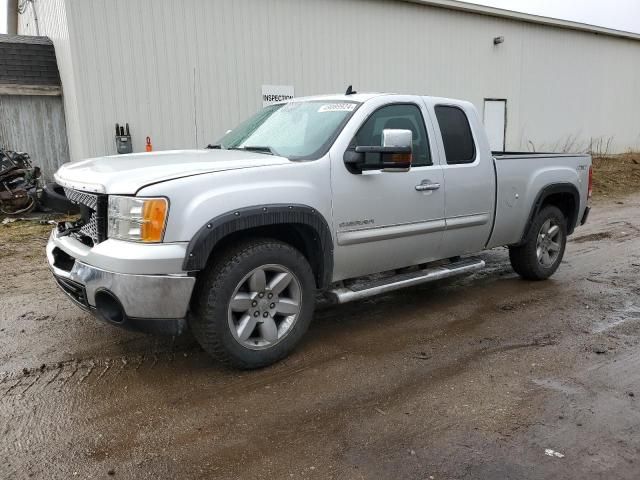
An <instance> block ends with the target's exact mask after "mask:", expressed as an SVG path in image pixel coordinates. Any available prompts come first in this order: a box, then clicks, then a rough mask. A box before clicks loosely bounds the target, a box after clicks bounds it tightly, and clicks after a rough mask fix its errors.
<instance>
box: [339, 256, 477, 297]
mask: <svg viewBox="0 0 640 480" xmlns="http://www.w3.org/2000/svg"><path fill="white" fill-rule="evenodd" d="M484 266H485V262H484V260H480V259H479V258H474V257H471V258H465V259H463V260H459V261H457V262H454V263H450V264H448V265H439V266H437V267H431V268H425V269H424V270H418V271H415V272H410V273H402V274H399V275H395V276H392V277H388V278H384V279H381V280H374V281H371V282H366V283H359V284H357V285H352V286H350V287H349V288H347V287H340V288H334V289H333V290H329V291H328V292H327V294H328V295H329V297H330V298H331V299H332V300H334V301H335V302H336V303H347V302H353V301H355V300H361V299H363V298H367V297H372V296H374V295H379V294H381V293H387V292H392V291H394V290H399V289H401V288H405V287H412V286H414V285H420V284H421V283H427V282H433V281H435V280H441V279H443V278H448V277H453V276H456V275H463V274H465V273H471V272H475V271H476V270H480V269H481V268H484Z"/></svg>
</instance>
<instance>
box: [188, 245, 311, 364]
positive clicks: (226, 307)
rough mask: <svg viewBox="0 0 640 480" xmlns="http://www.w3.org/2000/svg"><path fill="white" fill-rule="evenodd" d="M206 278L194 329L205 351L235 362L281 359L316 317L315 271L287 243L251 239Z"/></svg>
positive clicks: (193, 318) (196, 300) (198, 295)
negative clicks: (314, 311)
mask: <svg viewBox="0 0 640 480" xmlns="http://www.w3.org/2000/svg"><path fill="white" fill-rule="evenodd" d="M214 255H215V253H214ZM201 282H202V283H201V285H200V287H199V290H198V292H196V295H195V298H194V305H193V312H192V315H191V319H190V323H191V328H192V330H193V333H194V336H195V337H196V339H197V340H198V342H199V343H200V345H201V346H202V347H203V348H204V350H205V351H207V352H208V353H210V354H211V355H213V356H214V357H215V358H217V359H219V360H221V361H222V362H223V363H225V364H228V365H230V366H233V367H236V368H244V369H251V368H260V367H264V366H266V365H270V364H272V363H274V362H276V361H278V360H280V359H282V358H283V357H285V356H286V355H288V354H289V353H290V352H291V351H292V350H293V349H294V348H295V346H296V344H297V343H298V342H299V341H300V339H301V338H302V336H303V335H304V333H305V332H306V330H307V328H308V327H309V323H310V322H311V317H312V316H313V310H314V302H315V283H314V278H313V272H312V271H311V267H310V266H309V263H308V262H307V260H306V259H305V258H304V256H303V255H302V254H301V253H300V252H299V251H297V250H296V249H295V248H293V247H291V246H290V245H288V244H286V243H283V242H279V241H277V240H269V239H265V240H251V241H248V242H246V243H243V244H240V245H238V246H237V247H235V248H231V249H229V250H227V251H226V252H224V253H222V254H221V256H220V258H218V259H217V260H216V261H214V262H213V264H212V265H211V266H210V268H209V269H208V270H207V271H206V272H204V277H203V278H202V279H201Z"/></svg>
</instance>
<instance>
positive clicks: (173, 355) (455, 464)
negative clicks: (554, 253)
mask: <svg viewBox="0 0 640 480" xmlns="http://www.w3.org/2000/svg"><path fill="white" fill-rule="evenodd" d="M49 228H50V227H49V226H47V225H44V226H43V225H38V224H36V223H26V222H16V223H14V224H10V225H5V226H0V245H1V257H0V272H1V278H0V434H1V436H0V478H2V479H13V478H16V479H22V478H30V477H31V478H47V479H49V478H56V479H57V478H64V479H66V478H97V479H99V478H154V479H155V478H181V479H183V478H185V479H186V478H202V479H205V478H206V479H211V478H220V479H236V478H237V479H249V478H269V479H289V478H293V479H295V478H317V479H331V478H334V479H382V478H383V479H386V478H394V479H396V478H403V479H404V478H406V479H551V478H553V479H564V478H570V479H582V478H607V479H611V478H616V479H637V478H639V477H640V433H639V432H640V403H639V402H640V346H639V343H640V276H639V275H638V272H639V270H640V235H639V234H640V195H639V194H633V195H630V196H626V197H615V198H612V197H611V196H609V197H607V198H600V199H599V200H597V201H596V203H595V210H594V212H593V214H592V217H591V218H590V222H589V223H588V224H587V225H586V226H585V227H583V228H580V229H578V230H577V231H576V233H575V235H574V236H573V237H571V241H570V243H569V245H568V248H567V252H566V255H565V260H564V262H563V264H562V265H561V267H560V270H559V271H558V273H557V274H556V275H555V276H554V277H553V278H552V279H551V280H548V281H546V282H538V283H531V282H526V281H523V280H520V279H519V278H518V277H517V276H516V275H515V274H514V273H513V272H512V270H511V269H510V267H509V263H508V258H507V254H506V250H505V249H496V250H492V251H490V252H486V253H484V254H482V256H483V258H485V259H486V260H487V263H488V268H487V269H486V270H484V271H482V272H481V273H479V274H477V275H474V276H472V277H467V278H464V279H460V280H457V281H455V282H450V283H446V284H439V285H435V284H427V285H424V286H421V287H418V288H413V289H409V290H405V291H400V292H395V293H393V294H389V295H385V296H382V297H378V298H374V299H371V300H368V301H362V302H359V303H354V304H349V305H344V306H336V307H328V308H323V309H321V310H320V311H318V312H317V314H316V318H315V321H314V323H313V325H312V328H311V330H310V331H309V333H308V335H307V337H306V341H304V342H303V344H302V345H301V346H300V348H299V349H298V350H297V351H296V352H295V353H294V354H293V355H292V356H291V357H289V358H288V359H286V360H285V361H283V362H281V363H279V364H277V365H275V366H273V367H270V368H267V369H264V370H261V371H254V372H238V371H231V370H227V369H224V368H222V367H221V366H219V365H218V364H216V363H215V362H214V361H212V360H210V359H209V358H208V357H207V356H206V355H205V354H204V353H203V352H202V351H201V349H200V348H199V347H198V346H197V345H196V344H195V342H194V341H193V340H192V339H191V338H190V337H189V336H185V337H183V338H179V339H176V340H173V339H171V338H155V337H151V336H146V335H142V334H136V333H131V332H127V331H122V330H120V329H117V328H115V327H112V326H109V325H105V324H102V323H99V322H98V321H96V320H94V319H93V318H90V317H89V316H88V315H86V314H85V313H83V312H82V311H81V310H79V309H77V308H76V307H75V306H73V305H72V304H71V303H70V302H69V301H68V300H67V299H66V298H65V297H64V296H63V295H62V294H61V293H60V292H59V291H58V289H57V287H56V286H55V285H54V282H53V280H52V279H51V277H50V275H49V273H48V271H47V267H46V264H45V259H44V245H45V242H46V236H47V231H48V230H49Z"/></svg>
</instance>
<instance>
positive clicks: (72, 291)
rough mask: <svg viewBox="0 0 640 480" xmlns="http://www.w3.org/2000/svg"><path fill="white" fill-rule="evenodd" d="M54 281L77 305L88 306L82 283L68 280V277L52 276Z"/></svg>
mask: <svg viewBox="0 0 640 480" xmlns="http://www.w3.org/2000/svg"><path fill="white" fill-rule="evenodd" d="M54 278H55V279H56V282H57V283H58V285H59V286H60V288H61V289H62V290H64V293H66V294H67V295H68V296H69V298H71V300H73V301H74V302H75V303H77V304H78V305H79V306H81V307H83V308H88V307H89V302H88V301H87V292H86V290H85V288H84V286H83V285H81V284H79V283H78V282H74V281H73V280H69V279H68V278H62V277H58V276H54Z"/></svg>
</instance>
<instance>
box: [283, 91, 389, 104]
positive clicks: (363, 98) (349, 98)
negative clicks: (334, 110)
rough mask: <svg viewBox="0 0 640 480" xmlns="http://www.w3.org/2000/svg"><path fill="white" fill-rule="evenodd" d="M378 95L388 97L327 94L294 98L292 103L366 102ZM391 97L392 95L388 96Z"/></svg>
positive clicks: (363, 94)
mask: <svg viewBox="0 0 640 480" xmlns="http://www.w3.org/2000/svg"><path fill="white" fill-rule="evenodd" d="M380 95H389V94H386V93H354V94H352V95H343V94H338V93H334V94H327V95H312V96H309V97H296V98H294V99H293V100H291V101H293V102H311V101H315V100H323V101H327V100H328V101H331V102H333V101H338V102H349V101H351V102H366V101H367V100H369V99H371V98H373V97H378V96H380ZM390 95H393V94H390Z"/></svg>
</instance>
